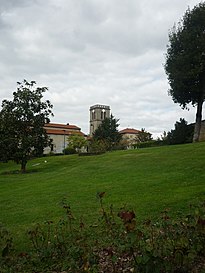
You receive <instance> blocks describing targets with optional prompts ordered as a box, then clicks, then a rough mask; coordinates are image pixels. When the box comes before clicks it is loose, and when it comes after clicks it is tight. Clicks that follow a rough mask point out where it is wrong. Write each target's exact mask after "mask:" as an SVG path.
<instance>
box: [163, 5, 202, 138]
mask: <svg viewBox="0 0 205 273" xmlns="http://www.w3.org/2000/svg"><path fill="white" fill-rule="evenodd" d="M165 71H166V74H167V77H168V81H169V85H170V89H169V94H170V95H171V96H172V99H173V101H174V102H175V103H179V104H180V106H181V107H182V108H183V109H184V108H187V105H188V104H190V103H191V104H192V105H193V106H197V113H196V123H195V130H194V136H193V141H198V139H199V134H200V128H201V120H202V105H203V102H204V100H205V3H200V4H198V5H197V6H195V7H194V8H193V9H192V10H190V9H189V8H188V9H187V11H186V12H185V14H184V16H183V18H182V19H181V21H180V22H179V23H178V24H177V25H175V26H174V27H173V28H172V30H171V31H170V33H169V44H168V46H167V54H166V63H165Z"/></svg>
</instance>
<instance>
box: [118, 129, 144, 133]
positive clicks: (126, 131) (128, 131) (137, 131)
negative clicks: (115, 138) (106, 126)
mask: <svg viewBox="0 0 205 273" xmlns="http://www.w3.org/2000/svg"><path fill="white" fill-rule="evenodd" d="M139 132H140V130H136V129H133V128H126V129H123V130H121V131H119V133H120V134H138V133H139Z"/></svg>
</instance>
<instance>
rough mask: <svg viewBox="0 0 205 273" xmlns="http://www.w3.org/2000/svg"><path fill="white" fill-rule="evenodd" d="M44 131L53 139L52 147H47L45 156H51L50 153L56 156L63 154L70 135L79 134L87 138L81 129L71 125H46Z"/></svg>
mask: <svg viewBox="0 0 205 273" xmlns="http://www.w3.org/2000/svg"><path fill="white" fill-rule="evenodd" d="M44 129H45V130H46V133H47V134H48V136H49V137H50V139H52V145H51V147H46V148H45V149H44V154H49V153H50V152H52V153H55V154H58V153H63V150H64V149H65V148H66V147H67V145H68V137H69V136H70V135H74V134H77V135H80V136H84V137H85V134H84V133H82V132H81V128H79V127H78V126H76V125H70V124H69V123H67V124H59V123H47V124H45V125H44Z"/></svg>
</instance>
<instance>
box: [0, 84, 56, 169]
mask: <svg viewBox="0 0 205 273" xmlns="http://www.w3.org/2000/svg"><path fill="white" fill-rule="evenodd" d="M17 84H18V86H17V91H16V92H14V93H13V100H12V101H9V100H3V102H2V109H1V111H0V152H1V156H0V158H1V159H2V160H4V161H6V160H8V159H13V160H14V161H15V162H17V163H20V164H21V171H22V172H25V171H26V164H27V161H28V159H30V158H31V157H32V156H39V155H41V154H42V153H43V149H44V147H46V146H48V145H49V138H48V136H47V134H46V131H45V129H44V128H43V126H44V124H45V123H48V122H49V121H50V120H49V116H50V115H53V114H52V110H51V109H52V107H53V106H52V105H51V103H50V101H49V100H47V101H45V102H43V101H42V98H43V93H44V92H45V91H46V90H47V89H48V88H47V87H37V88H35V84H36V83H35V81H31V82H30V83H29V82H28V81H26V80H24V81H23V82H22V83H20V82H18V83H17Z"/></svg>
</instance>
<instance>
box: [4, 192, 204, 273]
mask: <svg viewBox="0 0 205 273" xmlns="http://www.w3.org/2000/svg"><path fill="white" fill-rule="evenodd" d="M104 196H105V192H100V193H98V194H97V197H98V199H99V204H100V209H101V210H100V217H99V219H98V221H97V222H93V224H91V225H86V224H85V223H84V222H83V221H82V219H79V220H78V221H77V219H76V218H75V217H74V216H73V214H72V210H71V207H70V205H69V204H67V202H66V200H63V202H62V205H63V209H64V210H65V217H64V218H63V219H61V220H60V221H59V222H58V223H56V224H55V223H54V222H52V221H47V222H45V223H44V224H37V225H36V226H35V227H34V228H32V229H31V230H30V231H29V238H30V241H31V243H32V250H31V252H30V253H32V254H29V253H20V254H19V255H17V256H13V258H12V259H11V258H10V259H8V257H9V252H8V253H7V254H6V255H5V256H4V257H3V260H2V261H3V262H2V263H1V266H2V267H1V268H4V269H5V271H1V272H62V271H65V272H72V273H75V272H78V273H80V272H93V273H94V272H140V273H147V272H148V273H150V272H153V273H154V272H156V273H158V272H161V273H177V272H178V273H180V272H181V273H182V272H184V273H185V272H197V273H199V272H203V271H202V270H203V269H205V268H204V264H202V268H201V269H200V268H199V267H198V264H200V261H203V259H204V257H205V203H201V204H199V206H192V207H191V212H190V214H189V215H187V216H185V217H181V218H180V219H178V220H174V219H171V217H170V215H169V212H168V210H165V211H163V212H162V214H161V217H160V218H159V220H158V221H157V222H153V221H151V220H150V219H147V220H146V221H145V222H144V223H141V224H140V223H138V222H137V220H136V215H135V212H134V211H133V210H131V209H128V208H126V207H123V208H121V209H120V210H119V211H118V213H115V212H114V209H113V207H112V206H110V207H108V208H107V207H105V206H104V203H103V198H104ZM6 236H8V234H7V233H6ZM9 238H10V237H9ZM4 248H5V244H4ZM7 269H8V271H6V270H7ZM200 270H201V271H200Z"/></svg>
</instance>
